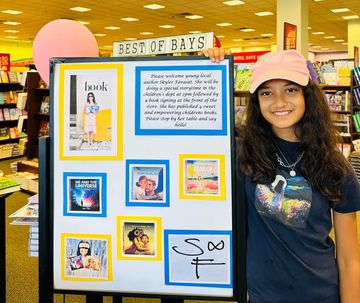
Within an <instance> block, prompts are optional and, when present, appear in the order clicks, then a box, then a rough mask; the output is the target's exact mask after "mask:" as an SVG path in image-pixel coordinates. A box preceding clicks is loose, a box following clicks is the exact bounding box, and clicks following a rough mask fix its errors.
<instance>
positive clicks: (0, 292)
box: [0, 194, 11, 302]
mask: <svg viewBox="0 0 360 303" xmlns="http://www.w3.org/2000/svg"><path fill="white" fill-rule="evenodd" d="M9 195H11V194H5V195H0V218H1V221H2V222H3V223H1V225H2V226H1V227H2V230H3V231H2V232H0V247H2V249H1V248H0V271H1V272H0V280H1V282H0V302H6V204H5V202H6V197H8V196H9Z"/></svg>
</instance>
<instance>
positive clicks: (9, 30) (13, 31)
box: [4, 29, 19, 33]
mask: <svg viewBox="0 0 360 303" xmlns="http://www.w3.org/2000/svg"><path fill="white" fill-rule="evenodd" d="M4 32H5V33H18V32H19V31H16V30H13V29H7V30H5V31H4Z"/></svg>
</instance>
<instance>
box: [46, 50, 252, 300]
mask: <svg viewBox="0 0 360 303" xmlns="http://www.w3.org/2000/svg"><path fill="white" fill-rule="evenodd" d="M227 58H229V59H230V62H231V65H233V61H232V57H231V56H227ZM132 59H133V60H139V58H132ZM147 59H148V58H142V59H141V60H145V61H146V60H147ZM163 59H164V60H169V57H167V58H163ZM189 59H199V57H190V58H189ZM59 60H60V62H65V61H66V62H70V63H71V62H76V61H77V60H76V59H74V60H72V59H71V58H67V59H52V64H51V73H53V71H52V68H53V66H54V64H55V62H59ZM107 60H108V61H112V62H113V61H115V62H117V61H126V60H127V59H122V60H121V59H120V60H119V58H107ZM156 60H162V59H161V57H158V58H156ZM87 61H88V62H97V61H98V58H96V59H94V58H93V59H87ZM230 76H232V75H231V74H230ZM53 82H54V80H53V77H52V78H51V83H50V87H53V86H54V83H53ZM230 87H233V79H232V78H231V79H230ZM230 98H233V94H232V92H231V93H230ZM51 99H53V92H52V95H51ZM54 114H55V113H54V108H53V105H52V104H51V108H50V137H46V138H42V139H40V140H39V149H40V150H39V159H40V168H39V174H40V191H39V199H40V206H39V213H40V214H39V233H40V234H39V236H40V245H39V303H50V302H53V295H54V294H55V293H63V294H70V293H71V294H79V295H86V296H87V303H93V302H99V301H98V300H99V298H101V297H102V296H109V295H110V296H111V295H113V296H114V300H116V301H114V302H121V298H122V297H123V296H126V297H135V296H136V297H151V298H154V297H157V298H160V299H161V301H162V302H164V303H165V302H168V303H177V302H182V301H183V300H184V299H190V300H191V299H192V300H199V299H206V300H227V301H228V300H236V301H238V302H240V303H245V302H246V297H247V295H246V279H245V262H246V254H245V251H246V207H245V205H244V203H243V202H244V200H243V195H242V193H240V191H242V190H243V188H241V186H240V188H238V186H237V184H238V176H236V174H235V172H232V179H233V182H234V184H236V185H234V186H233V188H232V196H233V197H236V198H234V199H233V200H236V201H235V202H233V243H234V245H233V281H234V286H233V293H234V295H233V298H228V297H224V298H223V297H214V298H212V297H204V296H186V295H185V296H175V295H164V296H163V295H144V294H134V293H114V294H112V293H108V292H106V293H103V292H94V293H90V292H86V291H65V290H64V291H63V290H61V291H59V290H55V289H54V288H53V266H52V264H53V252H52V247H53V239H52V237H53V218H54V214H53V209H52V207H51V203H52V194H51V193H53V186H54V184H53V175H52V171H53V166H52V165H53V161H54V159H53V158H52V157H53V152H52V148H54V147H53V146H52V144H53V142H52V141H51V138H54V137H53V136H54V133H53V125H54V118H53V117H54ZM230 114H231V115H232V116H234V109H233V107H230ZM233 123H234V120H233V119H231V123H230V126H231V129H234V125H233ZM231 138H232V140H231V141H232V146H231V150H232V153H235V139H234V138H235V134H234V132H232V133H231ZM232 167H235V159H234V157H233V158H232ZM50 265H51V266H50Z"/></svg>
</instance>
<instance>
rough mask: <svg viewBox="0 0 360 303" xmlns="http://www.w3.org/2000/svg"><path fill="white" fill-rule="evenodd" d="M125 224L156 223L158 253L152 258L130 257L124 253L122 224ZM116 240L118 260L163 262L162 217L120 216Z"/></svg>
mask: <svg viewBox="0 0 360 303" xmlns="http://www.w3.org/2000/svg"><path fill="white" fill-rule="evenodd" d="M123 222H134V223H135V222H139V223H155V231H154V234H155V235H156V248H155V249H156V252H157V254H156V255H155V256H154V257H152V256H144V255H139V256H138V257H136V255H135V256H134V257H132V256H131V257H129V256H126V255H124V254H123V253H122V243H123V242H124V238H123V232H122V223H123ZM116 232H117V234H116V239H117V245H116V247H117V259H118V260H139V261H161V260H162V220H161V218H160V217H139V216H118V217H116Z"/></svg>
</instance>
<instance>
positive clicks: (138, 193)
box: [131, 166, 165, 201]
mask: <svg viewBox="0 0 360 303" xmlns="http://www.w3.org/2000/svg"><path fill="white" fill-rule="evenodd" d="M164 185H165V183H164V168H163V167H155V166H134V167H132V182H131V188H132V190H131V193H132V194H131V200H137V201H139V200H140V201H151V200H157V201H162V200H164V195H163V192H164V190H165V189H164Z"/></svg>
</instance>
